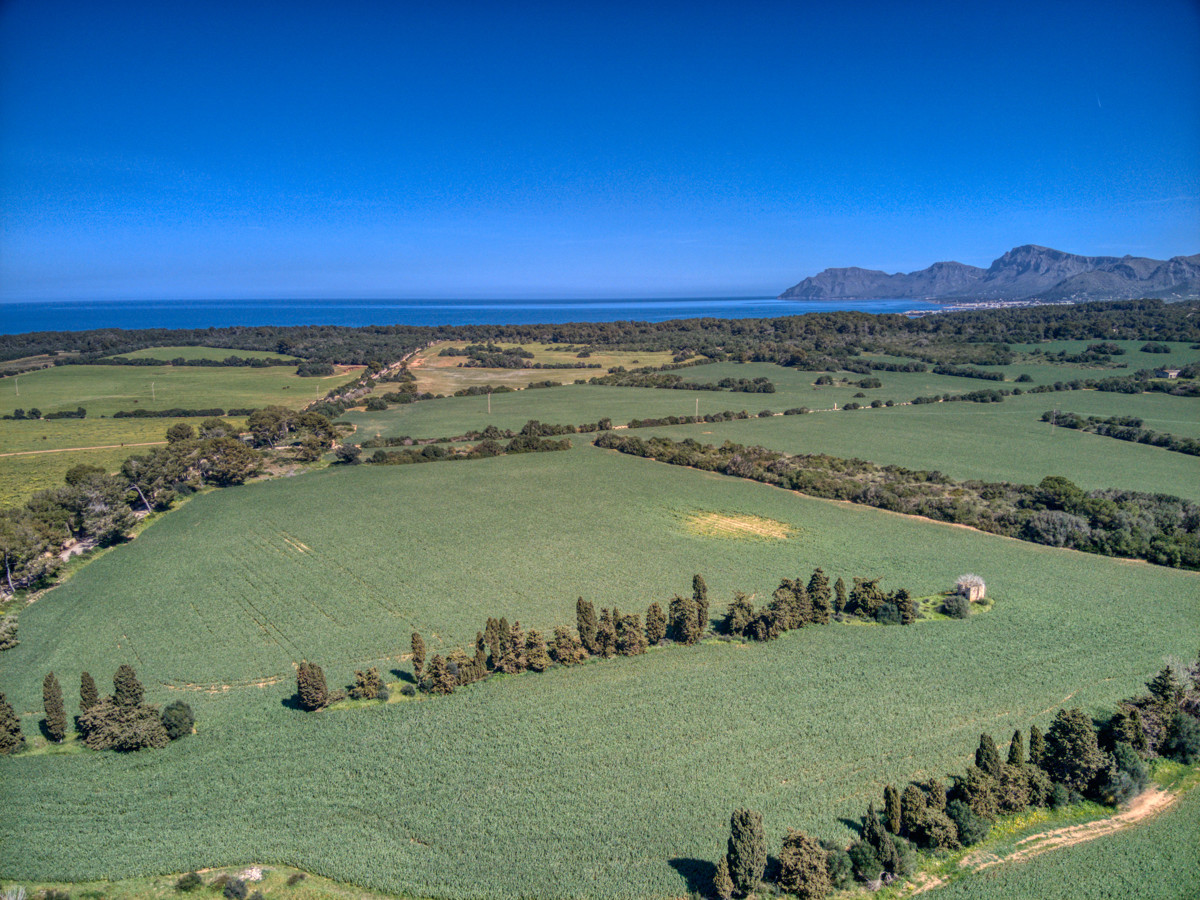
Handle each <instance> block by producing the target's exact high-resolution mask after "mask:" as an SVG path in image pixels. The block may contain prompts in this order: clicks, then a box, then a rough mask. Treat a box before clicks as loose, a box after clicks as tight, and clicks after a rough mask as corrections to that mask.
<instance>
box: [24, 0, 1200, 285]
mask: <svg viewBox="0 0 1200 900" xmlns="http://www.w3.org/2000/svg"><path fill="white" fill-rule="evenodd" d="M1025 243H1035V244H1044V245H1047V246H1052V247H1056V248H1058V249H1062V250H1067V251H1071V252H1075V253H1085V254H1105V255H1123V254H1125V253H1131V254H1135V255H1147V256H1156V257H1164V258H1165V257H1169V256H1173V255H1179V254H1191V253H1196V252H1200V3H1197V2H1195V0H1143V2H1138V3H1134V2H1129V0H1121V2H1105V0H1087V2H1055V0H1040V2H1022V0H1013V2H1005V3H968V2H962V0H956V2H953V3H935V2H916V3H901V2H891V0H890V2H875V3H872V2H854V0H846V2H837V0H827V2H798V0H791V2H779V3H773V2H766V0H750V2H746V0H740V2H721V3H705V2H703V0H693V2H687V3H682V2H681V3H670V2H660V3H655V2H645V0H641V2H631V3H628V4H624V3H621V2H616V0H606V2H601V3H590V2H580V0H571V2H562V0H554V2H543V3H522V2H519V0H504V2H491V3H482V2H455V0H441V2H412V0H404V2H401V0H390V2H366V0H358V2H356V0H345V2H341V3H332V2H327V0H322V2H304V0H289V2H278V3H273V2H254V0H238V2H228V3H224V2H211V0H195V2H191V3H163V2H161V0H156V2H122V0H105V2H95V0H87V2H65V0H64V2H59V0H3V2H0V299H8V300H13V299H39V298H46V299H52V298H62V299H65V298H121V297H134V298H174V297H179V298H188V297H210V298H224V297H288V296H297V297H364V298H366V297H396V298H405V297H480V296H481V297H496V298H503V297H520V296H528V297H539V298H540V297H551V296H558V297H589V296H594V297H609V296H634V297H643V296H646V297H649V296H670V295H679V296H687V295H691V296H705V295H774V294H776V293H778V292H779V291H781V290H783V289H784V288H786V287H788V286H790V285H791V284H793V283H795V282H796V281H799V280H800V279H801V278H802V277H804V276H806V275H810V274H813V273H815V272H817V271H819V270H821V269H823V268H825V267H826V266H844V265H862V266H866V267H870V268H880V269H885V270H887V271H910V270H913V269H918V268H923V267H924V266H926V265H928V264H930V263H932V262H934V261H936V260H942V259H957V260H959V261H961V262H965V263H972V264H975V265H988V264H989V263H990V262H991V261H992V259H994V258H995V257H997V256H999V255H1000V254H1001V253H1003V252H1004V251H1006V250H1008V249H1009V248H1011V247H1013V246H1015V245H1018V244H1025Z"/></svg>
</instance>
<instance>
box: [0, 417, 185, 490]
mask: <svg viewBox="0 0 1200 900" xmlns="http://www.w3.org/2000/svg"><path fill="white" fill-rule="evenodd" d="M159 422H160V423H161V422H162V420H161V419H160V420H159ZM5 424H7V423H5ZM144 449H145V450H149V449H151V448H149V447H147V448H144ZM137 452H139V450H138V448H136V447H126V448H121V447H118V448H116V449H111V450H79V451H70V452H65V453H39V454H37V455H30V456H7V457H0V507H3V506H19V505H21V504H22V503H25V502H26V501H27V500H28V499H29V498H30V497H32V496H33V495H34V494H36V493H37V492H38V491H44V490H46V489H47V488H54V487H58V486H60V485H61V484H62V483H63V476H64V475H66V474H67V470H68V469H70V468H72V467H73V466H78V465H89V466H99V467H100V468H102V469H104V470H105V471H106V472H116V471H117V470H118V469H120V468H121V463H123V462H124V461H125V460H126V459H127V458H128V457H129V456H131V455H132V454H134V453H137Z"/></svg>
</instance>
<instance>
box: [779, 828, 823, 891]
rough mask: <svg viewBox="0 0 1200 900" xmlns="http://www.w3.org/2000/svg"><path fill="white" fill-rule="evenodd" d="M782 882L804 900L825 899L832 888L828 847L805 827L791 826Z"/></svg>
mask: <svg viewBox="0 0 1200 900" xmlns="http://www.w3.org/2000/svg"><path fill="white" fill-rule="evenodd" d="M779 884H780V886H781V887H782V888H783V889H784V890H785V891H787V892H788V893H791V894H795V895H796V896H797V897H799V898H800V900H821V898H823V897H825V896H827V895H828V894H829V891H830V890H831V888H832V885H831V884H830V881H829V867H828V866H827V865H826V864H825V851H824V849H822V847H821V845H820V844H818V843H817V842H816V841H815V840H813V839H812V838H810V837H809V836H808V835H806V834H805V833H804V832H802V831H792V830H790V829H789V830H788V833H787V836H786V837H785V838H784V839H783V849H782V850H781V851H780V852H779Z"/></svg>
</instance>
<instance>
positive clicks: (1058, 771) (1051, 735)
mask: <svg viewBox="0 0 1200 900" xmlns="http://www.w3.org/2000/svg"><path fill="white" fill-rule="evenodd" d="M1103 765H1104V754H1103V753H1102V752H1101V751H1100V746H1099V744H1098V742H1097V740H1096V731H1095V729H1094V728H1092V720H1091V719H1090V718H1089V717H1088V716H1087V715H1086V714H1084V712H1083V710H1081V709H1072V710H1065V709H1060V710H1059V711H1058V715H1056V716H1055V717H1054V722H1053V724H1051V726H1050V730H1049V731H1047V732H1046V754H1045V759H1044V761H1043V763H1042V768H1044V769H1045V770H1046V771H1047V772H1048V773H1049V774H1050V777H1051V778H1053V779H1054V780H1055V781H1057V782H1058V783H1059V784H1061V785H1063V786H1065V787H1066V788H1067V789H1069V790H1072V791H1077V792H1079V793H1081V794H1082V793H1083V792H1084V791H1085V790H1087V786H1088V783H1089V782H1090V781H1091V780H1092V776H1093V775H1095V774H1096V773H1097V772H1098V771H1100V768H1101V767H1102V766H1103Z"/></svg>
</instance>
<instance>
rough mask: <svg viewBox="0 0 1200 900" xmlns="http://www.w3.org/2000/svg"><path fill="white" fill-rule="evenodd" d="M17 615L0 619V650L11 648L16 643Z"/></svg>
mask: <svg viewBox="0 0 1200 900" xmlns="http://www.w3.org/2000/svg"><path fill="white" fill-rule="evenodd" d="M19 643H21V642H20V641H18V640H17V617H16V616H5V617H4V618H3V619H0V650H11V649H12V648H13V647H15V646H17V644H19Z"/></svg>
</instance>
